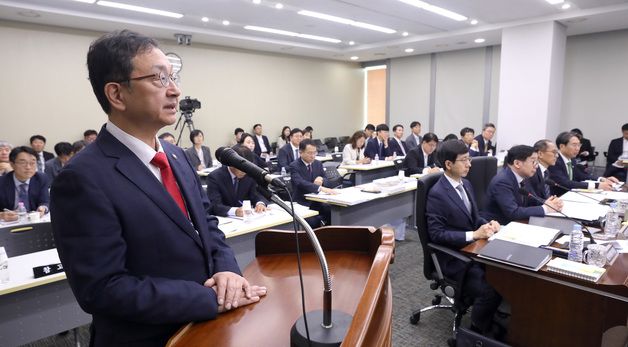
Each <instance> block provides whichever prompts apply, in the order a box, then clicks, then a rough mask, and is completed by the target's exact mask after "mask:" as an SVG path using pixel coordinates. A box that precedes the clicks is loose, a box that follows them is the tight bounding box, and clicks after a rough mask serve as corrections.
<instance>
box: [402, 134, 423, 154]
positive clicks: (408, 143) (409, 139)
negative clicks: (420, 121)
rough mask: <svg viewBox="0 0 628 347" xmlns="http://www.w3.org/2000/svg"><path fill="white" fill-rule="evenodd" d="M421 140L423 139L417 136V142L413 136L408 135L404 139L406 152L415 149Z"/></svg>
mask: <svg viewBox="0 0 628 347" xmlns="http://www.w3.org/2000/svg"><path fill="white" fill-rule="evenodd" d="M422 139H423V137H422V136H419V142H417V141H416V138H415V137H414V134H412V133H410V135H408V137H406V147H408V151H410V150H412V149H413V148H415V147H417V146H418V145H419V143H421V140H422Z"/></svg>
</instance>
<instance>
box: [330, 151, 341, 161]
mask: <svg viewBox="0 0 628 347" xmlns="http://www.w3.org/2000/svg"><path fill="white" fill-rule="evenodd" d="M331 158H332V159H331V160H333V161H334V162H336V163H342V153H332V154H331Z"/></svg>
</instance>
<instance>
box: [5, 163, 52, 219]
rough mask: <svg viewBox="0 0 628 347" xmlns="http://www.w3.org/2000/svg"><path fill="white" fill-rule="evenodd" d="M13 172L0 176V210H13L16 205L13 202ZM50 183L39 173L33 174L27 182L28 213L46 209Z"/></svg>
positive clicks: (44, 175)
mask: <svg viewBox="0 0 628 347" xmlns="http://www.w3.org/2000/svg"><path fill="white" fill-rule="evenodd" d="M14 174H15V172H14V171H11V172H9V173H8V174H6V175H3V176H0V210H2V209H5V208H6V209H9V210H14V209H15V206H16V205H17V203H16V201H15V182H14V181H13V177H14ZM49 185H50V181H49V179H48V177H47V176H46V174H43V173H41V172H37V173H35V175H34V176H33V177H31V179H30V181H29V182H28V205H27V206H26V209H27V210H29V211H33V210H36V209H37V208H38V207H39V206H46V207H48V203H49V202H50V195H49V194H48V188H49ZM24 203H25V205H26V202H24Z"/></svg>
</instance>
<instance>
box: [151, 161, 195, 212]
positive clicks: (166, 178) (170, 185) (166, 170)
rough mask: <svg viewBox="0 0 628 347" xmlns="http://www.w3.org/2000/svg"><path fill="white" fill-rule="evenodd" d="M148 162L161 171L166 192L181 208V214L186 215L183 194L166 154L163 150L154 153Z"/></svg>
mask: <svg viewBox="0 0 628 347" xmlns="http://www.w3.org/2000/svg"><path fill="white" fill-rule="evenodd" d="M150 163H151V164H153V165H155V166H157V167H158V168H159V171H160V172H161V182H162V183H163V185H164V187H165V188H166V190H167V191H168V193H170V196H172V198H173V199H174V202H176V203H177V205H179V208H180V209H181V211H182V212H183V214H184V215H185V216H186V217H188V212H187V209H186V208H185V202H184V201H183V196H182V195H181V191H180V190H179V186H177V181H176V180H175V178H174V174H173V173H172V169H171V168H170V164H169V163H168V159H167V158H166V154H165V153H164V152H157V154H155V157H154V158H153V160H151V161H150Z"/></svg>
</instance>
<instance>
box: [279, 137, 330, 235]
mask: <svg viewBox="0 0 628 347" xmlns="http://www.w3.org/2000/svg"><path fill="white" fill-rule="evenodd" d="M316 153H317V151H316V145H315V144H314V141H312V140H310V139H304V140H303V141H301V143H300V144H299V154H300V156H301V158H300V159H298V160H295V161H293V162H292V163H291V164H290V177H291V181H292V189H293V190H294V193H293V197H294V199H295V201H296V202H298V203H299V204H301V205H304V206H309V207H310V208H311V209H313V210H316V211H318V212H319V213H320V217H321V220H322V221H323V222H324V223H325V224H329V223H330V220H331V210H330V209H329V206H328V205H327V204H323V203H318V202H312V201H309V200H307V199H305V194H311V193H319V192H323V193H327V194H336V193H337V192H336V191H335V190H334V189H331V188H330V187H329V184H330V182H329V180H328V179H327V178H326V177H325V170H323V164H321V162H320V161H318V160H316Z"/></svg>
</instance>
